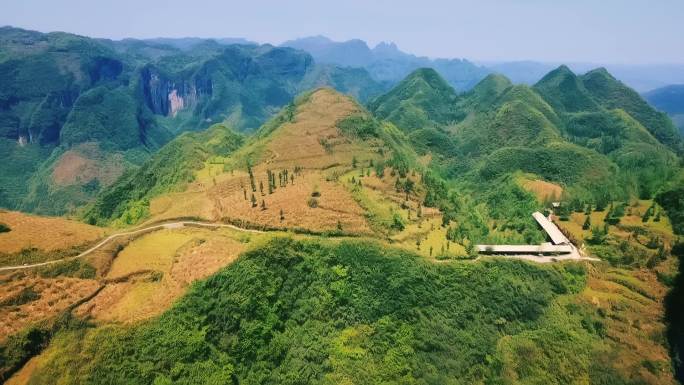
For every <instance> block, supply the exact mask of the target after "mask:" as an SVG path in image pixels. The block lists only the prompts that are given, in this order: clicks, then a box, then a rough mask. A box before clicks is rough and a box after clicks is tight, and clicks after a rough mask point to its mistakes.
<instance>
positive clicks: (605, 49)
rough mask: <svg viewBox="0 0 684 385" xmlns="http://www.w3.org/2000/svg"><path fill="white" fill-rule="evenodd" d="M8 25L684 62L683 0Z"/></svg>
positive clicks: (0, 0)
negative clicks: (325, 39) (350, 41)
mask: <svg viewBox="0 0 684 385" xmlns="http://www.w3.org/2000/svg"><path fill="white" fill-rule="evenodd" d="M0 9H1V11H0V25H13V26H18V27H23V28H29V29H36V30H39V31H55V30H61V31H67V32H74V33H78V34H82V35H88V36H96V37H108V38H115V39H118V38H123V37H137V38H147V37H158V36H164V37H182V36H199V37H245V38H248V39H251V40H255V41H258V42H271V43H280V42H282V41H284V40H288V39H292V38H296V37H303V36H309V35H317V34H322V35H326V36H329V37H331V38H333V39H335V40H346V39H350V38H360V39H363V40H366V41H368V42H369V43H370V44H375V43H377V42H379V41H394V42H396V43H397V45H399V48H401V49H402V50H404V51H408V52H412V53H416V54H420V55H426V56H431V57H466V58H469V59H473V60H518V59H535V60H545V61H563V62H569V61H590V62H603V63H684V0H498V1H495V0H453V1H446V0H444V1H439V0H413V1H404V0H400V1H397V0H395V1H388V0H380V1H372V2H371V1H370V0H367V1H362V0H336V1H315V0H281V1H265V0H243V1H219V0H182V1H181V0H166V1H149V0H117V1H102V0H0Z"/></svg>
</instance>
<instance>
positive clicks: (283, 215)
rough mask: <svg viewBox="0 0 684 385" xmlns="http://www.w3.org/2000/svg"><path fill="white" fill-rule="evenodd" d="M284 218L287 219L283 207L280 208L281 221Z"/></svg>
mask: <svg viewBox="0 0 684 385" xmlns="http://www.w3.org/2000/svg"><path fill="white" fill-rule="evenodd" d="M284 220H285V213H284V212H283V209H280V221H281V222H282V221H284Z"/></svg>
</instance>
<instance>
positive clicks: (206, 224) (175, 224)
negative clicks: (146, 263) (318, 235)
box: [0, 221, 264, 271]
mask: <svg viewBox="0 0 684 385" xmlns="http://www.w3.org/2000/svg"><path fill="white" fill-rule="evenodd" d="M187 225H190V226H200V227H211V228H229V229H233V230H236V231H242V232H246V233H256V234H263V233H264V231H261V230H254V229H245V228H242V227H238V226H235V225H230V224H225V223H212V222H199V221H178V222H170V223H163V224H160V225H154V226H148V227H143V228H141V229H137V230H133V231H126V232H123V233H116V234H112V235H110V236H108V237H107V238H105V239H103V240H101V241H100V242H99V243H97V244H96V245H95V246H93V247H91V248H89V249H88V250H86V251H84V252H82V253H81V254H79V255H75V256H73V257H66V258H61V259H54V260H51V261H46V262H40V263H33V264H25V265H19V266H5V267H0V271H8V270H21V269H30V268H33V267H40V266H46V265H51V264H54V263H59V262H64V261H69V260H72V259H78V258H83V257H85V256H86V255H88V254H90V253H92V252H93V251H95V250H97V249H99V248H100V247H102V246H104V245H106V244H107V243H109V242H110V241H112V240H113V239H115V238H118V237H126V236H130V235H135V234H139V233H144V232H148V231H154V230H160V229H178V228H182V227H185V226H187Z"/></svg>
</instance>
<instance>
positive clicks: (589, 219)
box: [582, 215, 591, 230]
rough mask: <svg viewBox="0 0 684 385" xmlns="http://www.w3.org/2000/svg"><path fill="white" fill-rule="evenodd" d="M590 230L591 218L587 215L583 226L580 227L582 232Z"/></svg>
mask: <svg viewBox="0 0 684 385" xmlns="http://www.w3.org/2000/svg"><path fill="white" fill-rule="evenodd" d="M590 228H591V216H590V215H587V218H586V219H585V220H584V224H583V225H582V230H589V229H590Z"/></svg>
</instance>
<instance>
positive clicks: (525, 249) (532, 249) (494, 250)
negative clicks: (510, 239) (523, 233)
mask: <svg viewBox="0 0 684 385" xmlns="http://www.w3.org/2000/svg"><path fill="white" fill-rule="evenodd" d="M477 251H478V252H480V253H484V254H550V253H559V254H569V253H571V252H572V246H570V245H552V244H550V243H542V244H541V245H477Z"/></svg>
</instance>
